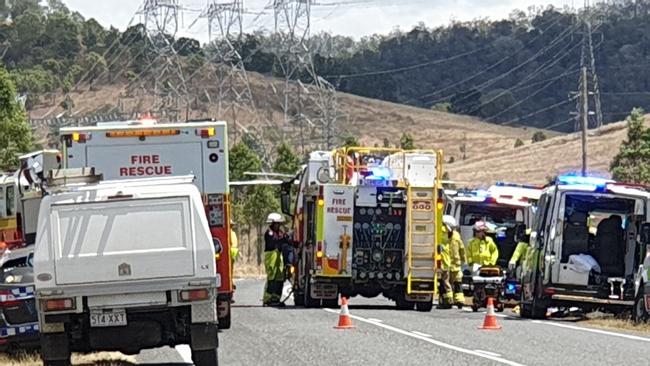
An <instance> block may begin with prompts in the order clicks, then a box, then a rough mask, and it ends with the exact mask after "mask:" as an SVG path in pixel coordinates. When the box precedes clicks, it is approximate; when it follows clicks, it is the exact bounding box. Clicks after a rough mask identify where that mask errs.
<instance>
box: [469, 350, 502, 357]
mask: <svg viewBox="0 0 650 366" xmlns="http://www.w3.org/2000/svg"><path fill="white" fill-rule="evenodd" d="M474 352H478V353H484V354H486V355H489V356H494V357H501V355H500V354H498V353H494V352H489V351H483V350H482V349H475V350H474Z"/></svg>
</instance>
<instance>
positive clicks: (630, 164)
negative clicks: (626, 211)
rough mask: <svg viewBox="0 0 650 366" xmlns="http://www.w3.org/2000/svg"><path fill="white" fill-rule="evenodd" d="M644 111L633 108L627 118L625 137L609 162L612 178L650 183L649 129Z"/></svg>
mask: <svg viewBox="0 0 650 366" xmlns="http://www.w3.org/2000/svg"><path fill="white" fill-rule="evenodd" d="M644 114H645V112H644V111H643V109H640V108H635V109H633V110H632V113H631V114H630V116H629V117H628V118H627V120H626V121H627V139H626V140H625V141H623V143H622V144H621V146H620V148H619V152H618V154H617V155H616V156H615V157H614V159H613V160H612V162H611V164H610V171H611V172H612V176H613V177H614V179H616V180H619V181H625V182H629V183H643V184H648V183H650V130H649V129H648V128H647V127H645V118H644Z"/></svg>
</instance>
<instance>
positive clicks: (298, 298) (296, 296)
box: [293, 290, 305, 306]
mask: <svg viewBox="0 0 650 366" xmlns="http://www.w3.org/2000/svg"><path fill="white" fill-rule="evenodd" d="M293 305H294V306H305V293H304V292H298V291H295V290H294V292H293Z"/></svg>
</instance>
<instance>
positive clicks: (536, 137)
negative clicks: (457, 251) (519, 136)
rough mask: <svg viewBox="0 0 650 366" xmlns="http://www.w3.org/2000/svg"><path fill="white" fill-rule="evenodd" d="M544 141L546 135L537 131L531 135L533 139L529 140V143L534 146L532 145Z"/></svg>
mask: <svg viewBox="0 0 650 366" xmlns="http://www.w3.org/2000/svg"><path fill="white" fill-rule="evenodd" d="M544 140H546V134H545V133H544V132H542V131H537V132H535V133H534V134H533V138H532V139H531V141H532V142H533V144H534V143H537V142H542V141H544Z"/></svg>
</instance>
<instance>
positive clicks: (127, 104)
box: [30, 73, 557, 161]
mask: <svg viewBox="0 0 650 366" xmlns="http://www.w3.org/2000/svg"><path fill="white" fill-rule="evenodd" d="M213 74H214V73H206V75H205V77H204V78H203V77H202V78H201V80H196V79H195V81H196V82H197V85H195V86H194V87H193V88H192V90H196V91H197V92H200V93H202V92H203V91H204V90H205V89H208V90H210V88H211V87H213V86H214V85H217V82H216V80H212V79H213ZM249 78H250V83H251V89H252V93H253V97H254V99H255V101H256V106H257V108H256V109H255V110H254V111H252V112H251V111H246V110H242V111H240V112H239V115H238V121H239V123H240V124H241V125H242V126H244V127H245V128H248V129H254V128H256V127H257V129H258V130H261V128H260V127H264V134H265V135H269V136H268V138H267V140H268V141H269V147H272V146H274V143H275V142H277V139H278V138H280V137H281V136H280V135H281V132H280V131H284V138H285V139H287V140H288V141H290V142H292V143H293V144H294V146H299V139H298V136H299V130H298V127H296V126H289V125H287V124H286V123H285V122H284V116H283V113H282V109H281V108H280V104H279V102H280V100H281V95H280V94H281V93H282V90H283V84H282V82H281V81H280V80H278V79H272V78H268V77H265V76H262V75H260V74H256V73H249ZM125 86H126V84H125V83H118V84H113V85H107V86H102V87H101V88H99V90H97V91H90V90H87V88H82V90H80V91H79V92H73V93H71V95H70V97H71V98H72V99H73V100H74V104H75V106H76V109H77V111H76V114H77V115H85V114H89V113H91V112H93V111H96V110H98V109H100V108H109V109H110V107H115V106H117V105H118V102H119V103H121V105H122V106H123V109H124V110H125V111H129V112H135V111H140V112H142V111H147V110H150V109H152V108H153V107H154V105H155V104H154V103H155V101H154V98H153V97H152V96H151V95H144V94H143V95H141V96H128V97H127V96H126V95H125V90H126V89H125ZM337 95H338V106H339V107H338V108H339V111H340V112H341V113H342V115H343V116H344V117H342V118H341V119H340V120H339V123H338V125H337V129H338V133H337V134H336V135H337V136H338V137H343V136H346V135H353V136H356V137H357V138H359V139H360V141H361V142H362V143H364V144H366V145H369V146H373V145H378V146H383V142H384V139H387V140H388V141H389V143H390V144H391V145H397V144H399V139H400V136H401V135H402V133H409V134H411V135H412V136H413V137H414V140H415V143H416V145H417V146H418V147H421V148H436V149H438V148H439V149H444V150H445V154H446V155H447V157H453V158H454V159H455V160H456V161H458V160H460V158H461V152H460V146H461V145H462V144H463V143H464V142H465V143H466V145H467V153H466V155H467V157H469V158H473V157H479V156H483V155H485V154H488V153H490V152H493V151H502V150H509V149H512V148H513V147H514V144H515V141H516V140H517V139H518V138H520V139H521V140H523V141H524V142H525V143H527V144H530V139H531V137H532V134H533V133H534V132H535V131H534V130H532V129H522V128H513V127H503V126H498V125H494V124H489V123H485V122H481V121H480V120H478V119H476V118H473V117H467V116H459V115H453V114H449V113H441V112H434V111H429V110H426V109H421V108H414V107H409V106H405V105H401V104H395V103H389V102H383V101H379V100H373V99H368V98H363V97H359V96H354V95H350V94H345V93H339V94H337ZM61 100H62V96H58V97H56V98H54V99H53V100H52V101H51V102H49V103H44V104H43V105H39V106H37V107H35V108H34V109H33V110H31V111H30V115H31V116H32V117H33V118H43V117H48V118H51V117H52V116H55V115H57V114H60V113H62V112H63V110H62V109H61V107H60V106H59V105H58V104H59V103H60V102H61ZM197 100H200V99H197ZM193 103H194V105H192V107H191V108H190V109H189V116H190V118H201V117H215V118H223V119H225V120H227V121H231V120H232V118H231V114H230V110H229V109H228V101H226V102H225V103H224V108H223V110H224V111H225V112H223V113H222V115H221V116H220V115H219V113H218V109H217V103H216V101H213V102H212V103H201V102H197V101H195V102H193ZM179 113H180V114H181V116H182V118H184V117H185V107H184V106H182V108H179ZM231 122H232V121H231ZM229 130H230V132H231V134H232V133H233V132H234V131H235V126H234V124H232V123H231V124H230V126H229ZM306 130H308V129H306ZM305 134H306V135H307V136H308V137H313V138H314V139H317V140H318V139H320V140H322V137H323V136H322V133H321V132H318V131H316V132H313V131H305ZM547 135H550V136H555V135H557V134H556V133H553V132H547ZM231 137H232V136H231ZM339 141H340V140H339ZM321 144H322V141H321ZM307 147H308V148H317V147H318V146H317V145H311V146H307Z"/></svg>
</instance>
